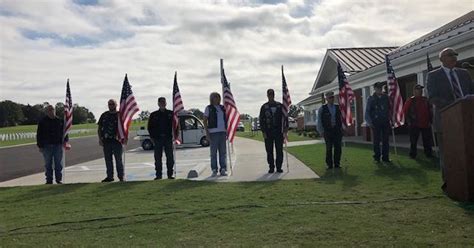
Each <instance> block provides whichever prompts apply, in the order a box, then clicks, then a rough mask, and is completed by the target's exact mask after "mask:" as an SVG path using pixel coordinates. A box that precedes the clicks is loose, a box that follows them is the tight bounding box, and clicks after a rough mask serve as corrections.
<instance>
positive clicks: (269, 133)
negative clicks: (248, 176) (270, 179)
mask: <svg viewBox="0 0 474 248" xmlns="http://www.w3.org/2000/svg"><path fill="white" fill-rule="evenodd" d="M267 97H268V102H266V103H265V104H263V105H262V107H261V108H260V115H259V120H260V128H261V129H262V134H263V138H264V139H265V150H266V151H267V162H268V166H269V167H270V169H269V170H268V173H273V172H275V166H276V169H277V172H278V173H282V172H283V170H282V168H281V166H282V164H283V133H284V132H286V131H287V130H288V119H286V120H285V119H284V117H283V105H282V104H281V103H279V102H276V101H275V91H274V90H273V89H268V90H267ZM283 127H284V129H283ZM273 145H275V150H276V163H275V159H274V157H273Z"/></svg>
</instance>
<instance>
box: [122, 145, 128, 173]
mask: <svg viewBox="0 0 474 248" xmlns="http://www.w3.org/2000/svg"><path fill="white" fill-rule="evenodd" d="M122 153H123V161H122V166H123V179H124V180H125V179H126V178H127V177H126V175H125V158H126V157H125V154H126V153H127V144H125V145H122Z"/></svg>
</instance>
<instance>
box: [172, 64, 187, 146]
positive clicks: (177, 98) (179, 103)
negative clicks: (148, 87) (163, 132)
mask: <svg viewBox="0 0 474 248" xmlns="http://www.w3.org/2000/svg"><path fill="white" fill-rule="evenodd" d="M176 74H177V72H175V73H174V83H173V138H174V142H175V143H176V144H178V145H179V144H181V142H182V141H181V137H179V117H178V113H179V112H181V111H183V110H184V105H183V99H181V93H179V87H178V79H177V76H176Z"/></svg>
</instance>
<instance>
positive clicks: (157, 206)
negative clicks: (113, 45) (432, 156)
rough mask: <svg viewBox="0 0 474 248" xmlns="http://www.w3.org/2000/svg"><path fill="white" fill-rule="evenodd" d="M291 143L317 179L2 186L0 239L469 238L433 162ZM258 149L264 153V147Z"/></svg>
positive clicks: (398, 242) (472, 215) (91, 242)
mask: <svg viewBox="0 0 474 248" xmlns="http://www.w3.org/2000/svg"><path fill="white" fill-rule="evenodd" d="M289 151H290V152H291V153H292V154H295V155H296V156H297V157H298V158H299V159H300V160H302V161H303V162H305V163H306V164H307V165H308V166H309V167H310V168H312V169H313V170H315V171H316V172H317V173H318V174H319V175H321V179H315V180H284V181H276V182H250V183H214V182H194V181H185V180H176V181H168V180H164V181H150V182H129V183H112V184H99V183H97V184H71V185H62V186H57V185H41V186H33V187H14V188H1V189H0V212H1V213H2V214H1V215H0V246H5V247H11V246H39V247H42V246H48V245H53V246H66V247H69V246H108V247H113V246H146V247H150V246H160V247H161V246H167V247H187V246H193V247H194V246H201V247H216V246H221V247H222V246H223V247H228V246H234V247H235V246H239V247H240V246H252V247H261V246H267V247H289V246H292V247H294V246H306V247H328V246H329V247H348V246H350V247H353V246H372V247H382V246H384V247H385V246H395V247H413V246H439V247H447V246H450V247H451V246H457V247H459V246H470V245H472V244H474V235H473V233H474V205H472V204H471V205H469V204H459V203H456V202H453V201H451V200H450V199H448V198H446V197H445V196H444V195H442V194H441V193H440V190H439V186H440V173H439V170H438V169H437V168H436V166H434V165H433V163H432V161H431V160H427V159H425V158H421V159H419V160H410V159H409V158H408V157H407V156H406V154H403V155H399V156H393V157H392V159H393V161H394V163H393V165H376V164H374V163H373V162H372V160H371V151H370V147H367V146H360V145H349V146H348V147H347V148H344V150H343V152H344V156H343V164H342V165H343V166H344V169H342V170H340V171H326V170H325V169H324V156H323V154H324V145H308V146H299V147H290V148H289ZM262 156H263V154H262Z"/></svg>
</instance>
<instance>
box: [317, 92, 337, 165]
mask: <svg viewBox="0 0 474 248" xmlns="http://www.w3.org/2000/svg"><path fill="white" fill-rule="evenodd" d="M325 96H326V102H327V103H326V104H324V105H323V106H321V107H320V108H319V110H318V115H317V125H316V127H317V129H318V132H319V134H320V135H321V136H322V137H324V141H325V142H326V165H327V169H332V168H333V166H334V168H336V169H338V168H341V165H340V161H341V143H342V121H341V111H340V110H339V105H337V104H334V93H333V92H327V93H326V94H325ZM333 149H334V157H333V152H332V150H333Z"/></svg>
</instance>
